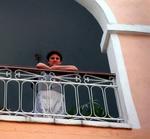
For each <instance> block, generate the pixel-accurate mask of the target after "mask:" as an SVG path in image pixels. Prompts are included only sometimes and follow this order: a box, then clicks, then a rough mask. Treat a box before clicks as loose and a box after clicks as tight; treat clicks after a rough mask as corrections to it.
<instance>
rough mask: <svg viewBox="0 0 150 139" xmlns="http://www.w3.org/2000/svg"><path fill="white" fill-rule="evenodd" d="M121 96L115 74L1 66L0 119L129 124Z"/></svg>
mask: <svg viewBox="0 0 150 139" xmlns="http://www.w3.org/2000/svg"><path fill="white" fill-rule="evenodd" d="M119 98H120V97H119V92H118V91H117V85H116V82H115V74H110V73H87V72H64V71H48V70H38V69H33V68H23V67H11V66H0V120H12V119H14V120H18V119H19V118H20V120H23V121H32V122H33V121H35V122H52V123H53V122H55V123H61V122H63V123H66V124H87V125H92V124H93V125H94V124H95V125H98V124H99V123H125V120H124V117H123V114H122V108H121V104H120V99H119ZM42 103H43V104H42Z"/></svg>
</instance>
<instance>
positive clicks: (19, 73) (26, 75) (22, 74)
mask: <svg viewBox="0 0 150 139" xmlns="http://www.w3.org/2000/svg"><path fill="white" fill-rule="evenodd" d="M45 74H46V73H44V72H42V73H41V75H40V74H35V73H32V72H28V71H24V70H19V69H18V70H16V71H15V78H16V79H26V80H31V79H32V80H33V79H37V78H42V79H44V76H45Z"/></svg>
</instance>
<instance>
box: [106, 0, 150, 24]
mask: <svg viewBox="0 0 150 139" xmlns="http://www.w3.org/2000/svg"><path fill="white" fill-rule="evenodd" d="M107 3H108V5H109V7H110V8H111V10H112V11H113V14H114V15H115V17H116V19H117V21H118V23H121V24H143V25H150V14H149V13H150V8H149V6H150V0H107Z"/></svg>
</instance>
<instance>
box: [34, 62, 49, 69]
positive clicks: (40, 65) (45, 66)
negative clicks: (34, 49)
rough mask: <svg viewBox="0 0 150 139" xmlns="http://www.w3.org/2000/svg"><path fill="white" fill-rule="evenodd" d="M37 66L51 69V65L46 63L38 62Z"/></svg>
mask: <svg viewBox="0 0 150 139" xmlns="http://www.w3.org/2000/svg"><path fill="white" fill-rule="evenodd" d="M36 68H38V69H50V67H49V66H48V65H46V64H44V63H38V64H37V65H36Z"/></svg>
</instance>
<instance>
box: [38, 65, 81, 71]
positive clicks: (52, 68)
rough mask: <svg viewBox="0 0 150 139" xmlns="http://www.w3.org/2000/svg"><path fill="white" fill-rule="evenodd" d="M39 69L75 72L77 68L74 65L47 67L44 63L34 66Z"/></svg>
mask: <svg viewBox="0 0 150 139" xmlns="http://www.w3.org/2000/svg"><path fill="white" fill-rule="evenodd" d="M36 67H37V68H39V69H49V70H67V71H77V70H78V68H77V67H76V66H74V65H53V66H51V67H49V66H48V65H46V64H44V63H38V64H37V65H36Z"/></svg>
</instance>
